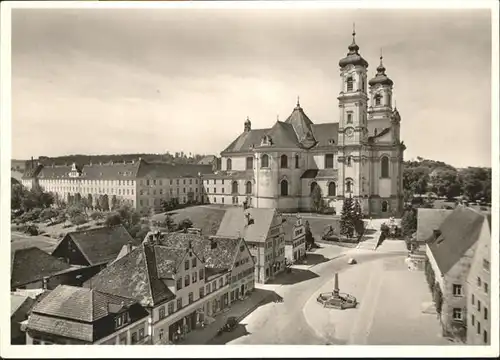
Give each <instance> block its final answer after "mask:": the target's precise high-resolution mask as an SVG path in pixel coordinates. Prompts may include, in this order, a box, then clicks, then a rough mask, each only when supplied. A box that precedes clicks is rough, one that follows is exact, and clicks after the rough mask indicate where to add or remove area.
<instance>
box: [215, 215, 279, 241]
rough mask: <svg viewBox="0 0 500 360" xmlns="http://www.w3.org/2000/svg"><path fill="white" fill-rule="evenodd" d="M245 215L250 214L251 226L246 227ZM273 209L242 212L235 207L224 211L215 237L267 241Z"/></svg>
mask: <svg viewBox="0 0 500 360" xmlns="http://www.w3.org/2000/svg"><path fill="white" fill-rule="evenodd" d="M246 213H249V214H250V217H251V218H252V219H253V224H251V225H247V218H246V216H245V214H246ZM275 214H276V210H275V209H265V208H250V209H246V210H244V209H243V208H242V207H235V208H230V209H228V210H226V213H225V215H224V218H223V219H222V223H221V224H220V227H219V231H217V236H221V237H243V238H244V239H245V241H246V242H247V243H248V242H263V241H265V240H266V239H267V235H268V233H269V229H270V227H271V224H272V221H273V218H274V215H275Z"/></svg>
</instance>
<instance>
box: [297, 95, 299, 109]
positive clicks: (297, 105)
mask: <svg viewBox="0 0 500 360" xmlns="http://www.w3.org/2000/svg"><path fill="white" fill-rule="evenodd" d="M297 107H300V96H297Z"/></svg>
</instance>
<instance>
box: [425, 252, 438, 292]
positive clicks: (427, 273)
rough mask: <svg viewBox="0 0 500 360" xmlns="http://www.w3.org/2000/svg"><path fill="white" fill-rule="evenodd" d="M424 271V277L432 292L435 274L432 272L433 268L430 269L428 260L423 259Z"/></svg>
mask: <svg viewBox="0 0 500 360" xmlns="http://www.w3.org/2000/svg"><path fill="white" fill-rule="evenodd" d="M424 271H425V278H426V279H427V285H429V289H430V291H431V293H434V286H435V284H436V275H435V274H434V270H432V266H431V263H430V262H429V260H426V261H425V268H424Z"/></svg>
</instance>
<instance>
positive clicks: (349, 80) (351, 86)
mask: <svg viewBox="0 0 500 360" xmlns="http://www.w3.org/2000/svg"><path fill="white" fill-rule="evenodd" d="M352 88H353V79H352V76H348V77H347V91H352Z"/></svg>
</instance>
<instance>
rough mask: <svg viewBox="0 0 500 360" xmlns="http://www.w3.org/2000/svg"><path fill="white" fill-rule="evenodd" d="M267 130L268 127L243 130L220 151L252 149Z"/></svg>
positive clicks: (229, 151)
mask: <svg viewBox="0 0 500 360" xmlns="http://www.w3.org/2000/svg"><path fill="white" fill-rule="evenodd" d="M269 130H270V129H255V130H250V131H247V132H243V133H242V134H241V135H240V136H238V137H237V138H236V139H235V140H234V141H233V142H232V143H231V144H230V145H229V146H228V147H227V148H226V149H224V151H222V152H221V155H223V154H224V153H233V152H249V151H252V150H253V147H254V146H259V145H260V142H261V140H262V137H263V136H264V135H265V134H266V133H267V132H268V131H269Z"/></svg>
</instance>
